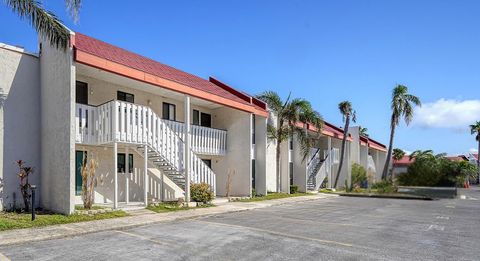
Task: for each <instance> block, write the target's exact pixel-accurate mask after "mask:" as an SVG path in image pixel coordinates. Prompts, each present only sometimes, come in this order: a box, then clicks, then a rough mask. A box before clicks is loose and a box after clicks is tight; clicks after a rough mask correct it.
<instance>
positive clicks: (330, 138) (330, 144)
mask: <svg viewBox="0 0 480 261" xmlns="http://www.w3.org/2000/svg"><path fill="white" fill-rule="evenodd" d="M327 146H328V148H327V150H328V163H329V164H328V165H329V170H328V187H329V188H332V178H333V176H332V171H333V169H332V165H333V157H332V156H333V155H332V137H330V136H329V137H328V145H327Z"/></svg>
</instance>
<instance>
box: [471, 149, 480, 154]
mask: <svg viewBox="0 0 480 261" xmlns="http://www.w3.org/2000/svg"><path fill="white" fill-rule="evenodd" d="M470 153H475V154H477V153H478V149H475V148H471V149H470Z"/></svg>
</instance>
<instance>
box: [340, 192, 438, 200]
mask: <svg viewBox="0 0 480 261" xmlns="http://www.w3.org/2000/svg"><path fill="white" fill-rule="evenodd" d="M335 194H337V195H339V196H342V197H357V198H391V199H407V200H433V198H430V197H424V196H413V195H384V194H365V193H335Z"/></svg>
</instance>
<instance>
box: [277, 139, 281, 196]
mask: <svg viewBox="0 0 480 261" xmlns="http://www.w3.org/2000/svg"><path fill="white" fill-rule="evenodd" d="M280 145H281V142H280V140H279V139H277V149H276V158H277V166H276V168H277V171H276V173H277V192H281V189H282V185H281V181H282V179H281V175H280V151H281V150H280V149H281V148H280Z"/></svg>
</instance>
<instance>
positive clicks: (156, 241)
mask: <svg viewBox="0 0 480 261" xmlns="http://www.w3.org/2000/svg"><path fill="white" fill-rule="evenodd" d="M115 232H117V233H121V234H125V235H129V236H132V237H136V238H140V239H143V240H147V241H150V242H152V243H155V244H157V245H163V246H172V245H175V244H173V243H170V242H166V241H159V240H155V239H153V238H148V237H145V236H142V235H139V234H135V233H130V232H126V231H122V230H115ZM0 261H2V260H1V259H0Z"/></svg>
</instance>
